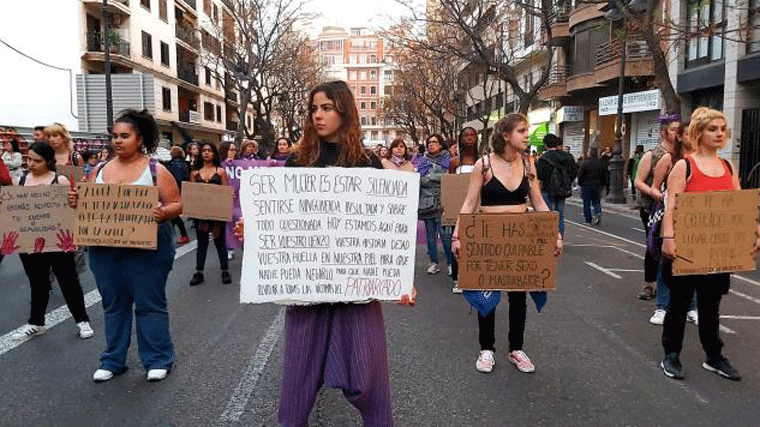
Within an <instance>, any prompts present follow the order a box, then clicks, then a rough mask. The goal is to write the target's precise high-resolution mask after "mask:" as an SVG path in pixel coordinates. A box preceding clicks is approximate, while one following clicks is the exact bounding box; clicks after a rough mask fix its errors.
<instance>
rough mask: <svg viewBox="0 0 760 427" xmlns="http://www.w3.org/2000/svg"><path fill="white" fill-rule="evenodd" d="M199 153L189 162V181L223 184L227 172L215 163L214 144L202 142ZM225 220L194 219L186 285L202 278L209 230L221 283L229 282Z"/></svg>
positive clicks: (217, 158) (192, 284) (218, 163)
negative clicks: (190, 270)
mask: <svg viewBox="0 0 760 427" xmlns="http://www.w3.org/2000/svg"><path fill="white" fill-rule="evenodd" d="M200 149H201V151H200V155H199V156H198V157H196V159H195V163H193V171H192V172H191V173H190V181H193V182H202V183H206V184H216V185H227V174H226V173H225V172H224V168H222V167H221V164H220V162H219V152H218V151H217V149H216V146H215V145H214V144H212V143H210V142H204V143H203V144H201V147H200ZM226 226H227V223H225V222H221V221H210V220H205V219H196V220H195V231H196V233H197V237H198V251H197V253H196V263H195V270H196V271H195V274H193V278H192V279H190V286H196V285H200V284H201V283H203V281H204V277H203V269H204V267H205V266H206V253H207V252H208V244H209V239H208V235H209V233H211V234H212V235H213V236H214V246H216V253H217V255H219V265H220V267H221V269H222V283H224V284H225V285H226V284H230V283H232V278H231V277H230V273H229V271H228V269H229V262H228V258H227V242H226V241H225V237H226V236H225V232H226V228H225V227H226Z"/></svg>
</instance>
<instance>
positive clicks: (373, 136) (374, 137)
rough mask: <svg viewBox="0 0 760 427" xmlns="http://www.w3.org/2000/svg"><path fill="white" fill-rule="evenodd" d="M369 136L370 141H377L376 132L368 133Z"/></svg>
mask: <svg viewBox="0 0 760 427" xmlns="http://www.w3.org/2000/svg"><path fill="white" fill-rule="evenodd" d="M373 119H374V117H373ZM370 135H371V136H370V139H377V131H376V130H373V131H372V132H370Z"/></svg>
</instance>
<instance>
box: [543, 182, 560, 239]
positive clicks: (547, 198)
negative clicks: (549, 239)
mask: <svg viewBox="0 0 760 427" xmlns="http://www.w3.org/2000/svg"><path fill="white" fill-rule="evenodd" d="M541 195H542V196H543V197H544V202H546V206H548V207H549V210H551V211H555V212H559V232H560V233H562V235H563V236H564V235H565V199H554V198H553V197H552V196H551V195H549V193H548V192H546V191H542V192H541Z"/></svg>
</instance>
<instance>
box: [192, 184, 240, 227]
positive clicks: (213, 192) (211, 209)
mask: <svg viewBox="0 0 760 427" xmlns="http://www.w3.org/2000/svg"><path fill="white" fill-rule="evenodd" d="M232 197H233V190H232V187H227V186H226V185H216V184H205V183H202V182H189V181H183V182H182V213H183V214H184V215H185V216H188V217H190V218H197V219H210V220H213V221H224V222H227V221H232Z"/></svg>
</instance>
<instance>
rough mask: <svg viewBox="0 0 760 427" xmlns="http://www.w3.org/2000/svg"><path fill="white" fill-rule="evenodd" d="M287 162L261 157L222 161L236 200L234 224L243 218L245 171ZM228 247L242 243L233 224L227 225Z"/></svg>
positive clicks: (233, 204) (233, 207)
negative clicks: (242, 184) (241, 207)
mask: <svg viewBox="0 0 760 427" xmlns="http://www.w3.org/2000/svg"><path fill="white" fill-rule="evenodd" d="M284 165H285V162H284V161H280V160H261V159H234V160H225V161H223V162H222V167H223V168H224V171H225V172H226V173H227V185H229V186H230V187H232V192H233V195H234V200H233V202H232V221H231V222H230V223H231V224H234V223H235V222H237V220H239V219H240V218H241V215H242V211H241V209H240V177H241V176H242V174H243V171H246V170H248V169H254V168H271V167H281V166H284ZM227 247H228V248H234V249H240V248H241V247H242V245H241V244H240V242H239V241H238V239H237V238H236V237H235V236H234V235H233V234H232V226H230V225H228V226H227Z"/></svg>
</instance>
